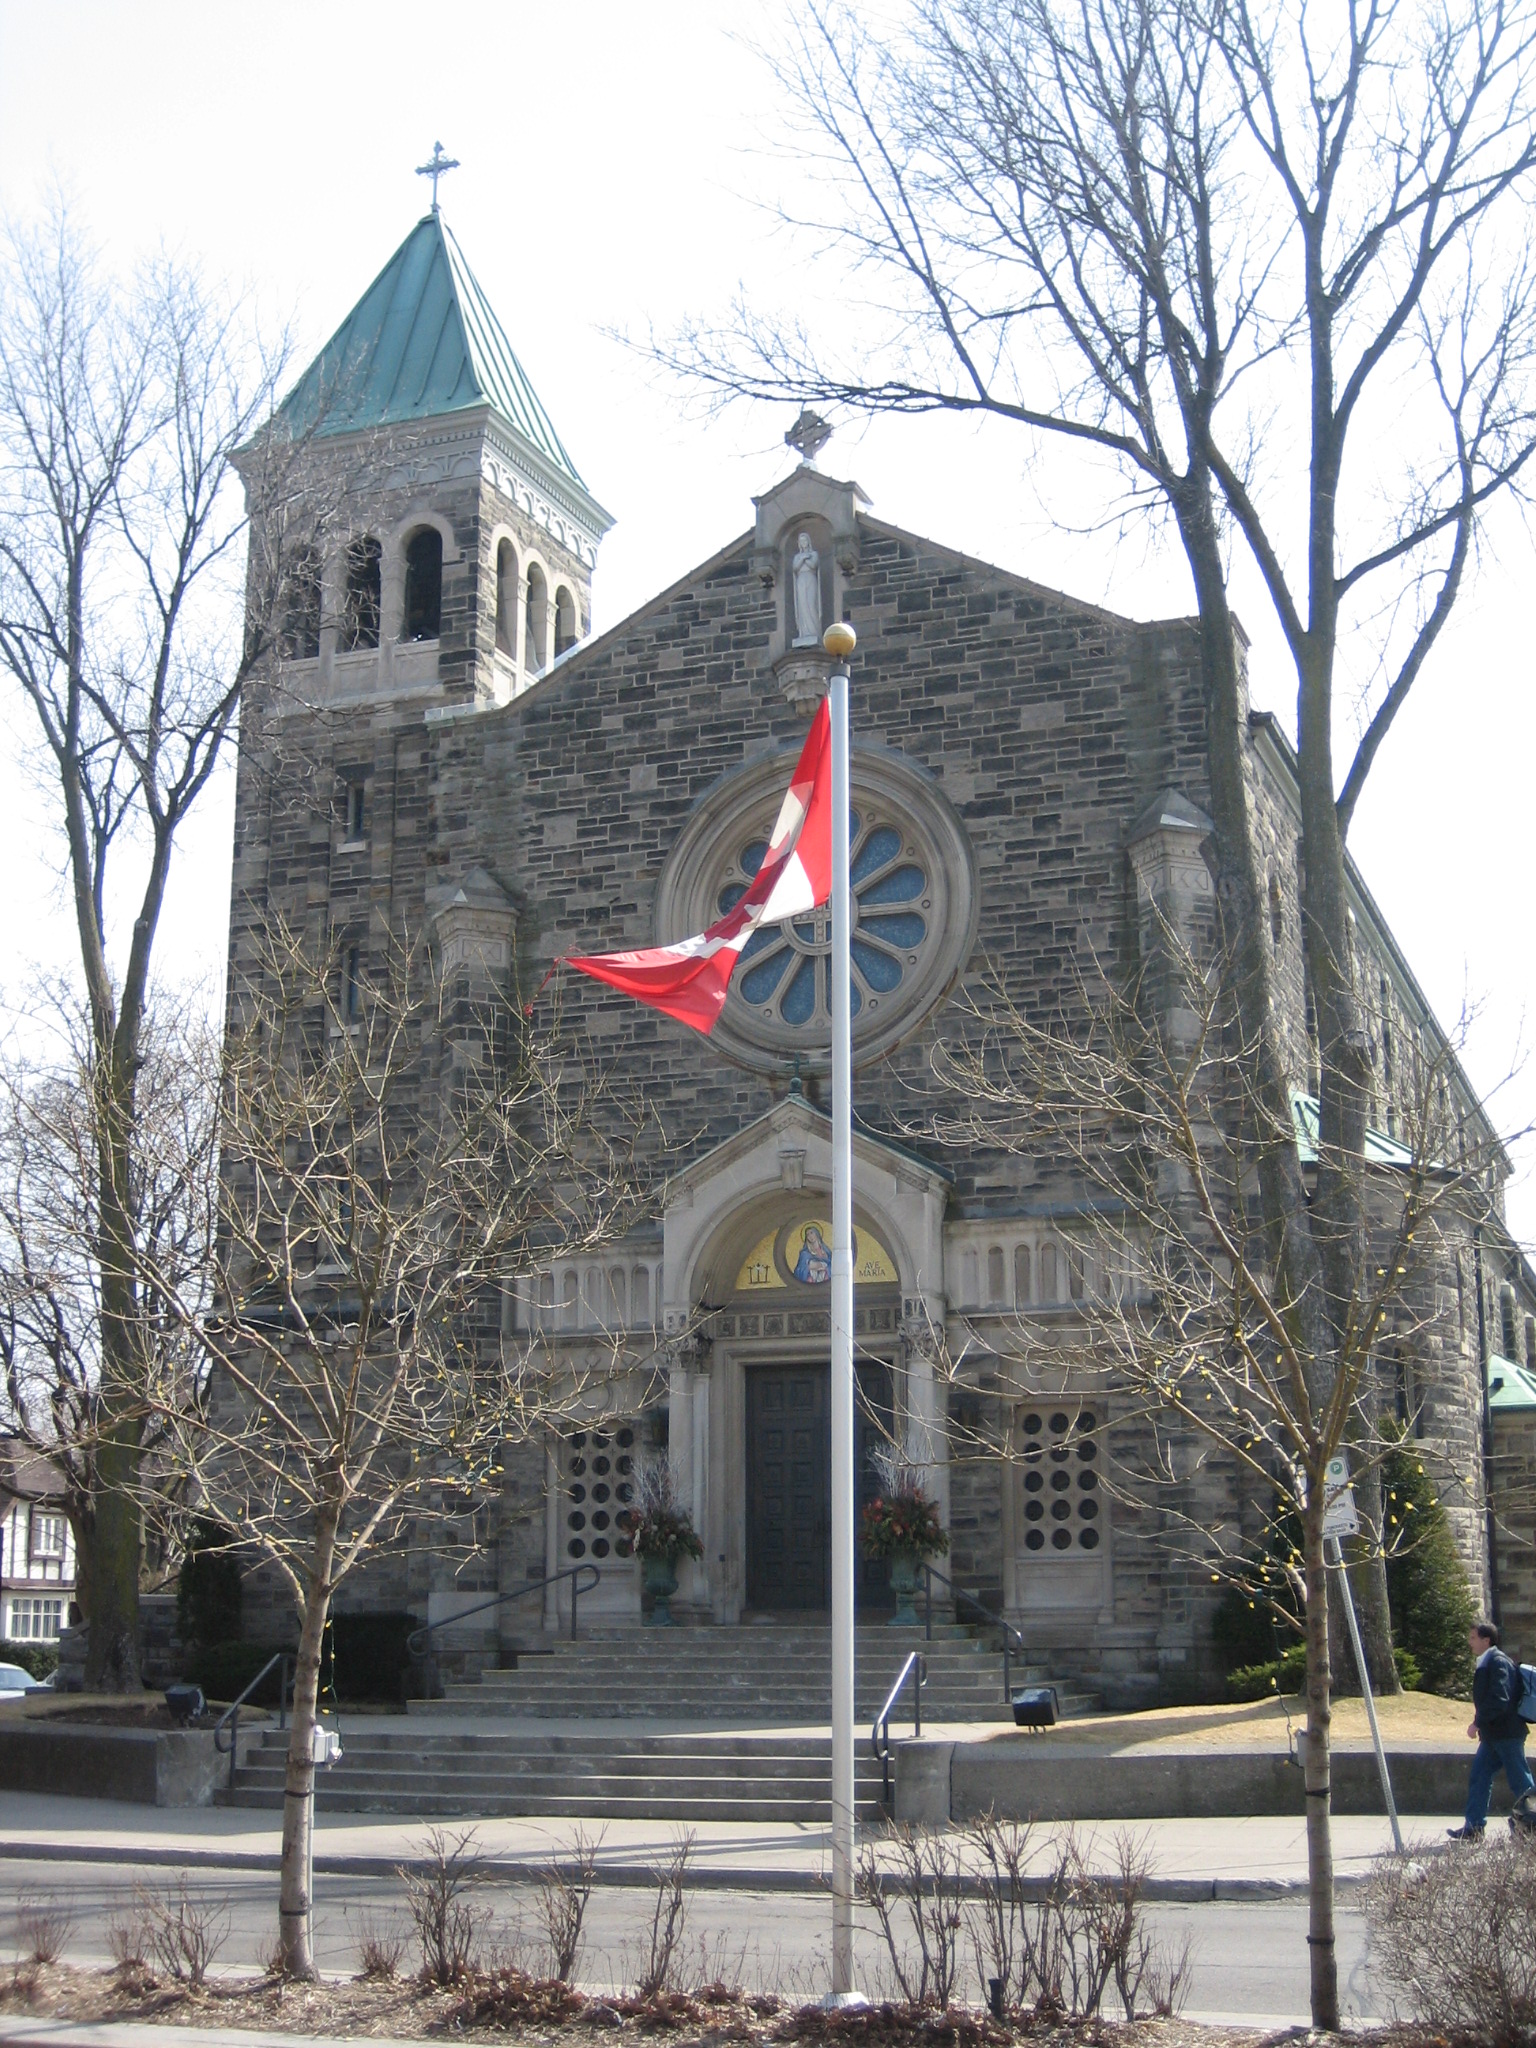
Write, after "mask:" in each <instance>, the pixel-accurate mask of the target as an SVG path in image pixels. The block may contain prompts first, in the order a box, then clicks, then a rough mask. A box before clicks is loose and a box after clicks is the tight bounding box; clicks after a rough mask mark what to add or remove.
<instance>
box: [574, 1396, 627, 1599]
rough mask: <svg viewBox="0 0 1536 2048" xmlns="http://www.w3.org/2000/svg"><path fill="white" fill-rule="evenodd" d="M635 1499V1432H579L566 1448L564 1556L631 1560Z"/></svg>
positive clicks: (623, 1428) (621, 1429)
mask: <svg viewBox="0 0 1536 2048" xmlns="http://www.w3.org/2000/svg"><path fill="white" fill-rule="evenodd" d="M634 1497H635V1432H634V1429H633V1427H632V1425H631V1424H629V1423H622V1424H620V1425H619V1426H618V1427H616V1428H614V1429H591V1430H586V1429H584V1430H578V1431H577V1433H576V1434H575V1435H574V1436H572V1437H570V1438H568V1439H567V1441H566V1446H565V1554H566V1556H567V1557H568V1558H569V1559H570V1560H571V1562H572V1563H573V1564H579V1563H580V1562H581V1561H582V1560H583V1559H584V1558H604V1557H629V1556H631V1555H633V1551H634V1545H633V1544H632V1543H631V1541H630V1537H629V1531H630V1527H631V1503H632V1502H633V1500H634Z"/></svg>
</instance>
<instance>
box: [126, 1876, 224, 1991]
mask: <svg viewBox="0 0 1536 2048" xmlns="http://www.w3.org/2000/svg"><path fill="white" fill-rule="evenodd" d="M134 1896H135V1898H136V1900H137V1902H138V1908H139V1912H140V1914H141V1915H142V1916H143V1921H144V1928H145V1932H146V1935H147V1939H148V1944H149V1949H150V1952H151V1954H152V1955H153V1956H154V1959H155V1961H156V1962H157V1963H158V1964H159V1965H160V1967H161V1969H162V1970H163V1971H164V1972H165V1974H166V1975H167V1976H168V1977H169V1978H171V1980H172V1981H173V1982H174V1983H177V1984H190V1985H191V1987H192V1989H193V1990H194V1991H196V1990H198V1989H200V1988H201V1986H202V1984H203V1981H204V1979H205V1978H206V1977H207V1975H208V1971H209V1969H210V1967H211V1966H212V1963H213V1959H214V1957H215V1956H216V1955H217V1954H218V1952H219V1950H220V1949H221V1948H222V1947H223V1946H224V1944H225V1942H226V1941H227V1940H228V1939H229V1924H230V1917H231V1911H232V1909H231V1906H230V1902H229V1900H228V1899H227V1898H208V1897H205V1896H203V1895H202V1894H200V1893H198V1892H194V1891H193V1890H192V1888H191V1887H190V1886H189V1885H188V1883H187V1880H186V1878H185V1877H181V1878H178V1879H177V1881H176V1883H175V1884H174V1885H172V1886H170V1887H169V1888H166V1889H161V1888H160V1887H153V1888H152V1887H150V1886H149V1885H144V1884H140V1885H136V1886H135V1888H134Z"/></svg>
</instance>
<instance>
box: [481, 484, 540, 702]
mask: <svg viewBox="0 0 1536 2048" xmlns="http://www.w3.org/2000/svg"><path fill="white" fill-rule="evenodd" d="M503 547H508V548H510V549H511V550H512V579H511V587H510V589H509V591H508V593H507V606H508V610H509V613H510V616H509V618H508V620H507V624H508V626H509V628H510V632H509V635H508V638H509V641H510V643H511V644H510V645H509V646H507V647H503V646H502V645H501V641H500V639H499V637H498V636H499V634H500V631H501V623H502V621H501V613H500V605H501V551H502V549H503ZM489 548H490V558H489V568H488V571H487V574H488V577H489V597H490V609H491V660H492V662H493V663H494V664H495V665H497V666H499V667H503V668H507V667H509V668H510V669H511V671H512V678H511V680H512V689H513V692H514V694H515V692H516V691H517V689H518V688H519V687H520V686H521V683H522V678H523V619H524V611H525V607H526V603H527V595H528V585H527V575H528V558H529V555H530V553H531V550H530V548H529V546H528V543H527V541H526V540H525V539H524V538H523V536H522V535H521V534H519V533H518V532H516V531H515V529H514V528H513V527H511V526H510V525H509V524H508V523H507V521H506V520H505V519H498V520H496V521H495V522H494V524H493V525H492V527H491V529H490V543H489Z"/></svg>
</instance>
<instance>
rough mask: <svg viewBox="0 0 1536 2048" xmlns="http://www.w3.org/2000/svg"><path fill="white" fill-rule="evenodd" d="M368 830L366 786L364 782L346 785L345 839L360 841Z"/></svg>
mask: <svg viewBox="0 0 1536 2048" xmlns="http://www.w3.org/2000/svg"><path fill="white" fill-rule="evenodd" d="M367 830H368V785H367V783H366V782H349V783H348V784H347V837H348V839H353V840H355V839H362V838H364V837H365V836H366V834H367Z"/></svg>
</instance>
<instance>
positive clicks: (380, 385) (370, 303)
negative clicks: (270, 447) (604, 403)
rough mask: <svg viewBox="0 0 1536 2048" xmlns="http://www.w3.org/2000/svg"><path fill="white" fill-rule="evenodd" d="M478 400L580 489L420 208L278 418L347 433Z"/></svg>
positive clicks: (475, 287)
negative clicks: (397, 245) (402, 236)
mask: <svg viewBox="0 0 1536 2048" xmlns="http://www.w3.org/2000/svg"><path fill="white" fill-rule="evenodd" d="M482 405H488V406H490V407H491V408H492V409H493V410H494V411H495V412H497V413H498V414H500V416H501V418H502V419H503V420H504V421H505V422H506V423H507V424H508V425H509V426H510V427H512V428H514V429H515V430H516V432H517V433H518V434H520V435H521V436H522V438H523V439H524V440H525V441H528V442H530V443H531V444H532V445H533V447H534V448H536V449H537V450H538V452H539V454H540V455H542V456H543V457H544V459H545V461H546V462H548V463H550V464H551V465H552V466H553V467H554V468H555V469H556V470H558V471H559V472H560V473H561V475H563V476H564V477H566V478H567V479H568V480H569V481H570V482H571V483H573V484H575V485H576V486H577V488H578V489H580V490H582V491H583V492H584V491H585V489H586V486H585V484H584V483H583V482H582V478H581V475H580V473H579V472H578V470H577V468H576V465H575V463H574V462H572V460H571V458H570V456H569V455H568V454H567V452H566V449H565V444H564V443H563V442H562V441H561V439H560V436H559V435H558V434H557V433H556V432H555V429H554V425H553V423H552V422H551V420H550V417H549V414H548V413H547V412H546V411H545V410H544V408H543V406H542V405H541V404H540V403H539V399H538V394H537V393H536V392H535V391H534V388H533V386H532V385H531V384H530V383H529V381H528V378H527V375H526V373H525V371H524V369H523V366H522V364H521V363H519V361H518V360H517V357H516V355H515V354H514V353H513V350H512V344H511V343H510V342H509V341H508V340H507V337H506V334H505V333H504V332H503V330H502V326H501V322H500V321H499V320H498V319H497V318H496V315H495V314H494V312H492V310H491V305H490V301H489V300H488V299H487V298H486V296H485V293H484V292H483V291H482V290H481V289H480V286H479V283H478V282H477V280H476V278H475V275H474V273H473V271H472V270H471V269H470V267H469V265H468V264H467V263H466V262H465V260H464V253H463V251H462V250H461V249H460V247H459V245H458V243H457V242H456V241H455V240H454V238H453V235H452V234H451V232H450V231H449V229H448V226H447V223H446V222H445V221H444V220H443V217H442V215H441V214H437V213H429V214H427V215H426V217H425V218H424V219H422V220H419V221H418V222H417V223H416V225H415V227H413V228H412V229H411V232H410V233H409V234H408V235H407V236H406V238H405V240H404V241H403V242H402V243H401V244H400V246H399V248H398V249H397V250H396V251H395V253H394V255H393V256H391V257H390V259H389V261H388V262H387V263H386V264H385V266H384V268H383V269H382V270H381V271H380V272H379V274H378V276H377V277H376V278H375V279H374V281H373V283H372V284H371V285H369V287H368V289H367V291H365V292H364V293H363V296H362V297H361V298H360V299H359V300H358V302H357V304H356V305H355V306H354V307H353V308H352V311H351V312H350V313H349V314H348V315H347V317H346V319H345V320H343V321H342V323H341V325H340V326H339V327H338V328H337V330H336V332H335V333H334V334H333V335H332V336H331V338H330V340H329V341H328V342H327V343H326V344H325V347H324V348H323V349H321V351H320V353H319V355H318V356H316V358H315V360H314V361H313V362H312V363H311V364H310V366H309V368H308V369H307V370H306V371H305V372H304V374H303V376H302V377H301V378H300V379H299V381H298V383H297V384H296V385H295V386H294V388H293V390H292V391H290V392H289V394H288V396H287V398H286V399H285V400H284V401H283V406H282V415H281V416H282V417H283V418H284V419H285V420H286V421H287V422H288V423H289V424H290V425H291V426H292V427H293V429H294V430H295V431H296V432H301V433H302V432H308V431H311V430H313V431H315V432H316V433H318V434H321V435H326V434H352V433H360V432H366V431H367V430H368V429H370V428H374V427H383V426H393V425H397V424H399V423H401V422H403V421H406V420H428V419H438V418H441V417H442V416H443V415H445V414H449V413H455V412H462V411H465V410H467V409H468V408H470V407H472V406H482ZM317 423H318V424H317Z"/></svg>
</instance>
